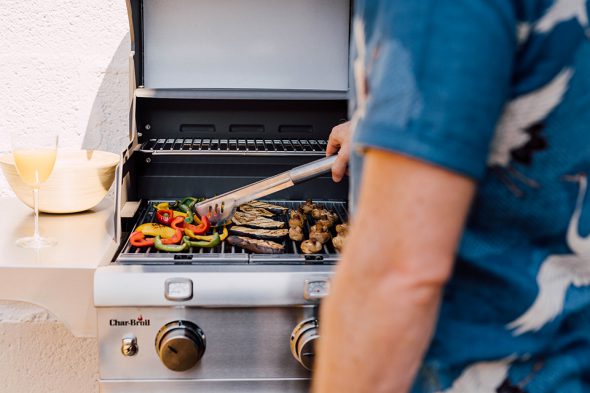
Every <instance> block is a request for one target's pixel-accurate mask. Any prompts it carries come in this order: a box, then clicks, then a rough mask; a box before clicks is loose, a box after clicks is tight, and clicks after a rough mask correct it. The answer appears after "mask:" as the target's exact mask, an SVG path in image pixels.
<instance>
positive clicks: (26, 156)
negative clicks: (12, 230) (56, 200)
mask: <svg viewBox="0 0 590 393" xmlns="http://www.w3.org/2000/svg"><path fill="white" fill-rule="evenodd" d="M11 142H12V155H13V157H14V164H15V166H16V171H17V172H18V175H19V176H20V178H21V179H22V181H23V182H25V183H26V184H28V185H29V186H31V187H32V188H33V204H34V209H35V233H34V234H33V236H29V237H23V238H21V239H18V240H17V241H16V244H17V245H18V246H20V247H24V248H45V247H51V246H54V245H56V244H57V240H55V239H53V238H49V237H43V236H41V235H40V234H39V188H40V187H41V184H42V183H43V182H45V181H46V180H47V179H48V178H49V176H50V175H51V171H53V166H54V165H55V159H56V156H57V142H58V135H57V134H56V133H41V134H40V135H37V134H35V135H31V136H28V135H22V134H12V135H11Z"/></svg>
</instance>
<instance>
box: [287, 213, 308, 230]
mask: <svg viewBox="0 0 590 393" xmlns="http://www.w3.org/2000/svg"><path fill="white" fill-rule="evenodd" d="M290 217H291V218H290V219H289V227H291V228H293V227H302V226H303V223H304V222H305V215H304V214H302V213H301V212H299V211H297V210H291V214H290Z"/></svg>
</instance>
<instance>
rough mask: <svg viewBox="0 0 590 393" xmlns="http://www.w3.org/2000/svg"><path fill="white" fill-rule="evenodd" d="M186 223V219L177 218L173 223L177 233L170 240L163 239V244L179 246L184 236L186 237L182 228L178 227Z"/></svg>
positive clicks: (172, 225)
mask: <svg viewBox="0 0 590 393" xmlns="http://www.w3.org/2000/svg"><path fill="white" fill-rule="evenodd" d="M183 222H184V217H176V218H175V219H174V220H173V221H172V223H171V225H170V226H171V227H172V228H173V229H174V230H175V231H176V233H175V234H174V236H172V237H169V238H168V239H162V244H177V243H180V241H181V240H182V236H183V235H184V233H183V230H182V228H180V227H179V226H178V225H179V224H181V223H183Z"/></svg>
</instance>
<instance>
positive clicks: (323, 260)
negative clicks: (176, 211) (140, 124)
mask: <svg viewBox="0 0 590 393" xmlns="http://www.w3.org/2000/svg"><path fill="white" fill-rule="evenodd" d="M160 202H171V201H165V200H152V201H148V202H147V204H146V205H145V206H144V211H143V213H142V214H141V217H140V219H139V221H138V223H137V226H139V225H141V224H143V223H146V222H155V217H154V216H155V209H153V208H152V206H153V204H158V203H160ZM266 202H270V203H274V204H276V205H280V206H285V207H288V208H289V209H290V210H291V209H297V208H298V207H299V206H300V205H301V204H302V203H303V201H285V200H271V201H266ZM314 203H316V204H318V205H322V206H323V207H325V208H327V209H329V210H332V211H334V212H336V213H337V214H338V218H339V220H338V223H343V222H347V220H348V212H347V207H346V202H341V201H315V200H314ZM307 218H308V219H307V222H306V224H305V226H304V228H303V232H304V239H308V238H309V229H310V226H311V225H314V220H313V218H312V217H311V215H307ZM275 219H276V220H279V219H282V220H283V221H284V222H285V228H288V227H289V224H288V220H289V217H288V214H285V215H283V216H282V217H281V216H277V218H275ZM332 236H336V232H335V229H334V228H332ZM282 244H283V245H284V246H285V253H284V254H272V255H271V254H253V253H250V252H249V251H246V250H244V249H241V248H239V247H235V246H231V245H230V244H229V243H227V241H224V242H222V243H221V244H220V245H219V246H217V247H215V248H213V249H205V248H194V247H191V249H190V250H189V252H185V253H168V252H163V251H159V250H156V249H155V248H152V247H145V248H138V247H134V246H132V245H131V243H130V242H129V239H127V242H126V243H125V246H124V247H123V248H122V251H121V253H120V254H119V256H118V257H117V260H116V261H117V262H118V263H124V264H181V265H186V264H228V263H236V264H271V265H281V264H333V263H335V262H336V261H337V260H338V252H337V251H336V250H335V249H334V246H333V245H332V242H331V241H330V242H328V243H326V244H325V245H324V248H323V250H322V252H320V253H317V254H307V255H306V254H303V253H302V252H301V250H300V248H299V244H298V242H294V241H293V240H291V239H290V238H289V237H286V238H285V240H284V241H283V242H282Z"/></svg>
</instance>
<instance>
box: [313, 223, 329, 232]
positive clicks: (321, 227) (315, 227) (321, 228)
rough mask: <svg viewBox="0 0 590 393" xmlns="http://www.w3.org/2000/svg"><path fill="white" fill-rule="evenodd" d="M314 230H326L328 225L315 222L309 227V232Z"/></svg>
mask: <svg viewBox="0 0 590 393" xmlns="http://www.w3.org/2000/svg"><path fill="white" fill-rule="evenodd" d="M314 232H328V226H327V225H324V224H321V223H316V224H315V225H312V226H311V227H310V228H309V233H314Z"/></svg>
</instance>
